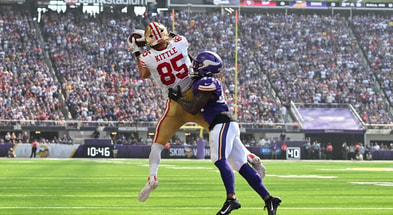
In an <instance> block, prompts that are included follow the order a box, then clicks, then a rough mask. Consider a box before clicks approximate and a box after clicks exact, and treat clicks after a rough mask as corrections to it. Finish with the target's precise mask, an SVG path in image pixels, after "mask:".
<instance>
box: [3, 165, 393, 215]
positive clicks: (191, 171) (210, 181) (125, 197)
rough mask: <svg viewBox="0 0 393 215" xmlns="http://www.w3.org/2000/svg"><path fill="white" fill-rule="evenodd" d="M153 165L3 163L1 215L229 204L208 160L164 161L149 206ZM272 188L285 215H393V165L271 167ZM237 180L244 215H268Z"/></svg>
mask: <svg viewBox="0 0 393 215" xmlns="http://www.w3.org/2000/svg"><path fill="white" fill-rule="evenodd" d="M147 163H148V161H147V160H136V159H135V160H134V159H112V160H110V159H108V160H106V159H103V160H87V159H86V160H84V159H65V160H55V159H0V214H12V215H14V214H21V215H22V214H23V215H26V214H34V215H37V214H50V215H56V214H72V215H74V214H85V215H92V214H105V215H110V214H116V215H121V214H135V215H143V214H157V215H190V214H198V215H209V214H211V215H213V214H216V212H217V211H218V210H219V209H220V207H221V206H222V203H223V202H224V199H225V191H224V187H223V186H222V183H221V179H220V177H219V173H218V172H217V171H216V169H215V166H213V165H212V164H211V163H210V161H209V160H203V161H201V160H163V161H162V163H161V168H160V172H159V181H160V186H159V187H158V189H157V190H155V191H154V192H153V193H152V196H151V197H150V199H148V200H147V201H146V202H143V203H141V202H138V200H137V195H138V193H139V190H140V189H141V188H142V187H143V186H144V184H145V180H146V177H147V174H148V166H147ZM264 163H265V166H266V168H267V176H266V177H265V180H264V182H265V184H266V185H267V187H268V188H269V189H270V191H271V192H272V193H273V194H274V195H278V196H280V197H282V199H283V203H282V205H281V207H280V208H279V210H278V213H277V214H279V215H284V214H285V215H297V214H299V215H300V214H302V215H305V214H310V215H311V214H312V215H333V214H334V215H340V214H345V215H351V214H352V215H355V214H356V215H362V214H370V215H371V214H372V215H385V214H386V215H388V214H389V215H391V214H393V201H392V200H393V161H381V162H379V161H363V162H353V161H347V162H340V161H272V160H266V161H264ZM235 175H236V182H237V186H236V188H237V196H238V198H239V200H240V202H241V203H242V208H241V209H239V210H236V211H233V212H232V213H231V215H232V214H233V215H236V214H237V215H240V214H243V215H246V214H247V215H249V214H267V212H266V211H264V210H263V205H264V204H263V203H262V201H261V199H260V198H259V197H258V196H257V195H256V193H254V192H253V191H252V190H251V188H250V187H249V186H248V184H247V183H246V182H245V180H243V178H241V177H240V175H239V174H237V173H236V174H235Z"/></svg>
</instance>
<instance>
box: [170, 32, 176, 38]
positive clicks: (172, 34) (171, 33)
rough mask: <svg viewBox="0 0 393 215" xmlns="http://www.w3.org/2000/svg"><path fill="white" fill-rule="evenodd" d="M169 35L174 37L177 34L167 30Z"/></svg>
mask: <svg viewBox="0 0 393 215" xmlns="http://www.w3.org/2000/svg"><path fill="white" fill-rule="evenodd" d="M169 36H170V37H172V38H175V37H176V36H177V34H176V33H173V32H169Z"/></svg>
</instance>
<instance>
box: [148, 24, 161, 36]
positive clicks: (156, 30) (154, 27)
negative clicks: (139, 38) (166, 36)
mask: <svg viewBox="0 0 393 215" xmlns="http://www.w3.org/2000/svg"><path fill="white" fill-rule="evenodd" d="M149 25H150V28H151V30H152V31H153V35H154V37H155V38H156V40H159V39H161V33H160V29H159V28H158V26H157V23H155V22H152V23H150V24H149Z"/></svg>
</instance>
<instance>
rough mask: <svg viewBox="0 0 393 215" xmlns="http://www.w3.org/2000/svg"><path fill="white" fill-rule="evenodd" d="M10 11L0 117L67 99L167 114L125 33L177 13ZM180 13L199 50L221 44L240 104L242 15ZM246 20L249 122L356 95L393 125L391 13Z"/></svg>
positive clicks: (2, 53) (85, 115)
mask: <svg viewBox="0 0 393 215" xmlns="http://www.w3.org/2000/svg"><path fill="white" fill-rule="evenodd" d="M8 12H9V11H7V13H6V12H5V10H2V12H1V19H0V31H1V37H2V38H1V45H0V61H1V67H0V86H1V87H0V94H1V96H0V119H2V120H7V119H19V120H23V119H26V120H28V119H30V120H31V119H35V120H43V119H53V120H60V119H61V120H63V119H66V118H67V116H68V114H67V113H63V112H61V110H62V107H63V106H67V108H68V109H63V111H64V110H65V111H67V110H68V111H69V112H70V114H69V115H70V116H71V119H74V120H83V121H127V122H138V121H146V122H150V121H156V120H157V119H158V118H159V114H160V113H161V110H162V109H163V108H164V107H165V105H164V103H163V99H160V97H162V95H161V92H160V90H159V89H158V88H157V86H156V85H155V83H154V82H152V81H151V80H150V79H146V80H141V78H140V75H139V73H138V71H137V68H136V63H135V60H134V58H133V56H132V55H131V53H130V52H129V51H128V50H127V44H126V38H127V36H128V35H129V34H130V33H131V32H132V31H133V30H134V29H144V26H145V25H146V24H147V23H149V22H151V21H153V20H157V21H159V22H161V23H163V24H165V25H166V26H167V27H168V29H169V30H170V26H171V24H172V23H171V17H169V16H168V17H167V16H161V15H158V16H156V17H153V18H151V17H139V16H138V17H130V16H128V15H124V14H121V13H118V14H117V13H107V12H102V13H100V14H97V15H96V16H91V15H89V14H86V13H81V11H80V10H67V12H61V13H57V12H54V11H48V12H46V13H43V14H42V18H41V22H40V23H39V27H40V28H36V25H35V24H34V21H33V17H32V16H31V15H29V14H28V13H26V12H25V11H12V12H10V13H8ZM175 20H176V22H175V31H176V32H177V33H179V34H182V35H184V36H186V37H187V39H188V41H189V44H190V52H191V54H193V55H195V54H196V53H198V52H200V51H202V50H212V51H215V52H217V53H220V55H221V56H222V58H223V60H224V62H225V72H224V76H223V80H224V84H225V85H226V86H227V87H226V89H228V90H227V91H226V96H227V98H228V101H229V102H230V107H231V108H232V110H234V108H235V107H234V103H235V102H234V98H233V95H234V91H235V83H234V82H235V76H234V71H235V65H234V60H235V54H236V53H235V49H234V45H235V44H234V41H235V38H234V37H235V33H234V28H233V26H234V22H235V18H234V15H233V14H220V13H211V14H193V13H191V14H189V13H184V12H179V13H178V14H177V15H176V19H175ZM240 20H241V21H240V23H239V39H238V42H239V49H238V51H239V52H238V57H239V62H240V63H239V65H238V71H239V73H238V74H239V77H238V84H239V98H238V119H239V121H240V122H247V123H265V124H268V123H278V122H284V121H285V120H286V119H287V118H286V116H285V115H286V109H287V108H288V103H289V102H290V101H293V102H295V103H350V104H352V105H353V107H354V108H355V109H356V110H357V112H358V114H359V115H360V116H361V117H362V119H363V120H364V122H365V123H371V124H377V123H381V124H390V123H392V121H391V118H390V117H389V115H388V113H387V111H386V110H385V108H386V107H385V106H384V97H383V95H386V96H387V97H388V98H389V99H390V102H392V101H393V95H392V92H391V85H392V84H393V83H392V80H393V77H392V73H391V68H392V65H391V62H392V60H391V57H392V54H393V53H392V39H391V38H392V37H391V34H392V23H391V21H390V19H389V18H386V17H377V16H372V15H370V16H362V17H354V18H353V21H352V22H350V21H348V19H346V18H345V17H341V16H339V15H337V16H330V17H327V16H320V15H296V14H288V15H287V16H285V15H284V14H242V15H241V17H240ZM37 29H38V31H37ZM352 32H353V34H354V35H353V34H352ZM364 32H367V33H366V34H364ZM40 35H42V36H43V38H44V40H41V39H40ZM354 36H355V37H354ZM358 45H359V46H358ZM358 47H360V48H362V49H363V51H364V53H366V55H365V56H366V58H367V60H368V61H363V58H362V52H361V51H360V50H359V49H358ZM44 52H48V54H49V56H50V60H51V62H52V63H53V64H52V65H53V67H54V71H55V75H52V74H51V68H49V66H48V65H47V64H46V63H45V55H44ZM367 62H368V63H369V65H368V64H367ZM369 66H370V67H369ZM374 80H378V81H380V83H381V87H382V88H381V89H380V88H378V85H377V84H376V82H375V81H374ZM60 94H62V95H63V96H64V97H65V103H64V104H62V103H61V102H59V99H58V97H59V96H60Z"/></svg>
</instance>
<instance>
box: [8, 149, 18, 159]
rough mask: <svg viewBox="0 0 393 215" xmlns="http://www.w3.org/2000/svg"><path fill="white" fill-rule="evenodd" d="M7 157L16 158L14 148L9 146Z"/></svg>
mask: <svg viewBox="0 0 393 215" xmlns="http://www.w3.org/2000/svg"><path fill="white" fill-rule="evenodd" d="M8 157H9V158H16V154H15V152H14V148H10V149H9V150H8Z"/></svg>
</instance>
